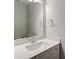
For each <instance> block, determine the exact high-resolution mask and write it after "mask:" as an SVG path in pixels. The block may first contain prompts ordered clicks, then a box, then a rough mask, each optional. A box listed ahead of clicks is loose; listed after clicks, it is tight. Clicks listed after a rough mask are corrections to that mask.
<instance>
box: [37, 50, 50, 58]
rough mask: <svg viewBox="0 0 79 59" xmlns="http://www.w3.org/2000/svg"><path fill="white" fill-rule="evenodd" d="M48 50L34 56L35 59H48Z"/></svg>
mask: <svg viewBox="0 0 79 59" xmlns="http://www.w3.org/2000/svg"><path fill="white" fill-rule="evenodd" d="M49 55H50V52H49V50H47V51H44V52H42V53H41V54H39V55H37V56H36V59H49Z"/></svg>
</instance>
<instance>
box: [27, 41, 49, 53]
mask: <svg viewBox="0 0 79 59" xmlns="http://www.w3.org/2000/svg"><path fill="white" fill-rule="evenodd" d="M43 45H49V44H48V43H46V42H44V41H40V42H37V43H32V44H30V45H28V46H25V48H26V49H27V50H28V51H34V50H37V49H39V48H40V47H41V46H43Z"/></svg>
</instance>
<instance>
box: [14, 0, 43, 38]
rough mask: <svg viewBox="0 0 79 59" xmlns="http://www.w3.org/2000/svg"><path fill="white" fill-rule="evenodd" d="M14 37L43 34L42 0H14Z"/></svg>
mask: <svg viewBox="0 0 79 59" xmlns="http://www.w3.org/2000/svg"><path fill="white" fill-rule="evenodd" d="M14 12H15V13H14V39H19V38H24V37H30V36H43V3H42V0H15V7H14Z"/></svg>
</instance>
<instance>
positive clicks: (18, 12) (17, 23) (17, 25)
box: [14, 1, 27, 38]
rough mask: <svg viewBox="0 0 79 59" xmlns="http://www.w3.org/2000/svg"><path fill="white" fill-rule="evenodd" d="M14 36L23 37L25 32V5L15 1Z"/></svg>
mask: <svg viewBox="0 0 79 59" xmlns="http://www.w3.org/2000/svg"><path fill="white" fill-rule="evenodd" d="M14 12H15V17H14V18H15V19H14V36H15V38H20V37H25V36H26V33H27V7H26V5H24V4H22V3H20V2H17V1H15V11H14Z"/></svg>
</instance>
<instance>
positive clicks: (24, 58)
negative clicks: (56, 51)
mask: <svg viewBox="0 0 79 59" xmlns="http://www.w3.org/2000/svg"><path fill="white" fill-rule="evenodd" d="M41 41H45V42H48V43H49V45H42V46H41V47H40V48H38V49H37V50H34V51H28V50H27V49H26V47H25V46H28V45H30V44H31V43H26V44H20V45H17V46H15V47H14V59H30V58H32V57H34V56H36V55H38V54H40V53H42V52H44V51H45V50H47V49H49V48H51V47H53V46H55V45H58V44H60V42H58V41H54V40H52V39H42V40H41Z"/></svg>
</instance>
